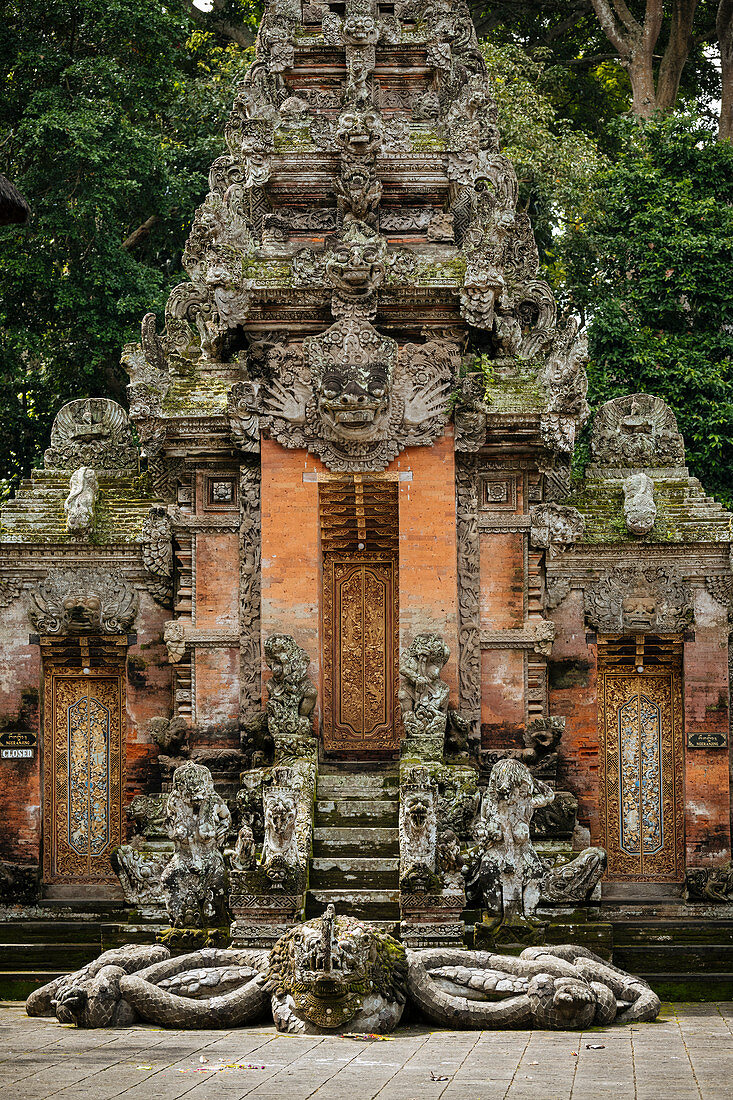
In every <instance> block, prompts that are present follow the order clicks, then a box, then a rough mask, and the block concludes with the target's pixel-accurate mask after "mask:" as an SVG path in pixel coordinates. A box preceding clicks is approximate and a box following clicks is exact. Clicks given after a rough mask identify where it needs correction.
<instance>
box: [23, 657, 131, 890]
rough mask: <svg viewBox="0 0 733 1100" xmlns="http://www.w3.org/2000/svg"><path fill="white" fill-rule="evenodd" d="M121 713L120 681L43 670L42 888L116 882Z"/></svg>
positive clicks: (122, 703)
mask: <svg viewBox="0 0 733 1100" xmlns="http://www.w3.org/2000/svg"><path fill="white" fill-rule="evenodd" d="M65 672H66V674H64V673H65ZM123 715H124V691H123V684H122V679H121V677H119V676H94V675H92V676H84V675H80V674H79V671H78V670H76V669H75V670H71V669H69V670H60V669H57V668H52V669H49V670H48V671H47V673H46V678H45V720H44V759H43V768H44V800H43V801H44V822H43V830H44V839H43V845H44V853H43V854H44V859H43V865H44V881H45V882H48V883H70V884H71V883H103V882H116V881H117V879H116V877H115V874H114V872H113V870H112V866H111V864H110V858H109V857H110V852H111V851H112V849H113V848H114V847H116V846H117V845H118V844H120V843H122V835H123V834H122V785H123V778H124V777H123V770H124V769H123V751H124V749H123V737H122V731H123V728H124V722H123Z"/></svg>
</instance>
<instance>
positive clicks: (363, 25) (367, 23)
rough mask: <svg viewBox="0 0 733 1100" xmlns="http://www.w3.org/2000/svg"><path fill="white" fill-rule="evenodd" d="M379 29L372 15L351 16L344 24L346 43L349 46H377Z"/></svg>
mask: <svg viewBox="0 0 733 1100" xmlns="http://www.w3.org/2000/svg"><path fill="white" fill-rule="evenodd" d="M378 40H379V27H378V26H377V23H376V21H375V19H374V18H373V16H371V15H350V16H349V17H348V18H347V20H346V22H345V23H344V42H345V43H346V44H347V45H349V46H375V45H376V44H377V42H378Z"/></svg>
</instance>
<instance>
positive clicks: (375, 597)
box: [323, 554, 399, 753]
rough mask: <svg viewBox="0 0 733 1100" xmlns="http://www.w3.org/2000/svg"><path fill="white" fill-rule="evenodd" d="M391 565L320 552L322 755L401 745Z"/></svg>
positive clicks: (391, 561)
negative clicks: (322, 683) (396, 717)
mask: <svg viewBox="0 0 733 1100" xmlns="http://www.w3.org/2000/svg"><path fill="white" fill-rule="evenodd" d="M395 572H396V562H395V560H394V557H393V556H392V555H385V556H384V557H383V558H376V557H374V556H373V555H370V556H369V559H368V560H366V559H361V558H359V557H358V555H356V554H354V555H344V556H338V555H331V554H328V555H325V558H324V565H323V582H324V587H323V642H324V647H323V648H324V730H323V741H324V747H325V748H326V750H330V751H341V752H343V751H347V752H367V753H368V752H375V751H376V752H384V751H386V750H393V749H396V748H397V747H398V744H399V736H398V733H397V731H396V729H395V713H396V701H397V685H396V676H395V669H396V664H397V608H396V599H397V596H396V591H397V590H396V583H395V580H396V578H395Z"/></svg>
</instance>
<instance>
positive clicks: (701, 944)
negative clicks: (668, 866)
mask: <svg viewBox="0 0 733 1100" xmlns="http://www.w3.org/2000/svg"><path fill="white" fill-rule="evenodd" d="M680 908H681V907H680ZM612 925H613V961H614V963H615V964H616V966H620V967H622V968H623V969H624V970H628V971H630V973H632V974H638V975H639V976H640V977H642V978H645V979H646V980H647V981H648V982H649V984H650V986H651V987H652V989H654V990H655V992H656V993H657V994H658V995H659V996H660V997H661V998H662V1000H669V1001H716V1000H723V1001H729V1000H731V999H733V920H730V919H728V920H694V919H690V917H689V916H688V917H687V919H685V918H684V917H680V916H679V915H677V914H674V915H670V917H668V918H667V919H664V918H662V919H659V918H658V919H656V920H639V919H636V920H634V919H627V920H613V922H612Z"/></svg>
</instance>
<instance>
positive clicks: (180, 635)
mask: <svg viewBox="0 0 733 1100" xmlns="http://www.w3.org/2000/svg"><path fill="white" fill-rule="evenodd" d="M226 140H227V153H226V155H224V156H222V157H220V158H219V159H218V160H217V161H216V162H215V163H214V165H213V166H212V169H211V174H210V187H211V190H210V192H209V195H208V196H207V198H206V201H205V202H204V204H203V206H202V207H201V208H200V209H199V210H198V212H197V214H196V219H195V222H194V226H193V230H192V232H191V236H190V239H189V242H188V246H187V248H186V252H185V256H184V264H185V267H186V270H187V272H188V274H189V277H190V281H189V282H186V283H183V284H181V285H180V286H178V287H177V288H176V289H175V290H174V291H173V293H172V294H171V296H170V299H169V302H168V306H167V310H166V321H165V328H164V330H163V331H162V332H161V333H160V334H156V332H155V328H154V323H153V318H152V317H148V318H146V320H145V322H144V324H143V340H142V347H139V348H129V349H127V357H126V362H127V366H128V369H129V372H130V378H131V384H130V415H131V419H132V420H133V422H134V423H135V424H136V426H137V428H138V431H139V434H140V438H141V440H142V443H143V447H144V450H145V452H146V453H147V455H148V461H149V469H150V471H151V472H152V475H153V478H154V481H155V484H156V487H157V488H158V490H159V491H160V493H161V494H162V495H163V496H164V498H165V499H166V500H167V501H168V502H169V504H170V507H169V508H168V512H169V514H170V515H171V517H172V522H173V529H174V535H175V539H176V546H177V552H176V557H177V563H178V569H177V573H176V594H175V619H174V621H173V622H172V623H171V624H170V625H169V627H168V632H167V638H168V639H169V643H170V644H169V650H170V653H171V660H173V661H174V662H175V680H176V686H175V700H176V710H177V714H179V715H181V716H184V717H186V718H187V719H188V718H190V720H191V721H192V723H193V724H194V726H195V728H196V729H197V731H198V737H199V739H202V738H203V739H205V738H206V736H207V732H206V731H207V730H210V731H212V736H213V731H214V730H215V731H216V738H215V739H216V740H217V741H218V743H221V736H222V732H223V731H225V730H230V731H231V741H230V743H231V746H232V747H234V746H236V745H237V744H238V734H237V730H238V728H239V727H240V726H241V727H243V728H244V727H246V726H247V725H248V723H249V722H250V720H251V718H252V716H253V715H255V714H257V713H259V710H260V702H261V686H260V664H261V652H262V639H264V638H265V637H266V636H268V635H270V634H272V633H277V632H281V633H286V634H290V635H292V636H294V637H295V639H296V640H297V642H298V643H299V644H300V645H302V646H303V647H304V648H305V650H306V652H307V653H308V656H309V658H310V662H311V678H312V679H313V681H314V683H315V684H316V685H317V686H318V688H319V705H318V708H317V725H318V730H319V736H320V739H321V742H322V746H323V750H324V751H325V752H326V753H346V754H352V755H357V756H369V755H374V754H377V755H378V754H384V753H385V752H386V753H389V752H394V751H396V750H397V748H398V745H399V741H400V738H401V728H400V727H401V723H400V718H399V715H398V710H397V706H396V698H397V683H398V675H397V654H398V652H399V651H400V650H401V649H404V648H406V646H407V645H408V644H409V642H410V641H411V640H412V638H413V637H414V636H415V635H416V634H419V633H420V632H424V631H433V632H437V633H439V634H442V635H443V637H444V639H445V641H446V643H447V645H448V647H449V649H450V658H449V660H448V663H447V665H446V669H445V673H444V675H445V678H446V681H447V682H448V684H449V686H450V689H451V705H453V706H455V707H456V708H458V709H459V710H460V712H461V714H462V715H463V717H464V718H465V720H466V722H467V723H468V733H469V740H470V741H472V742H473V747H474V748H477V747H478V743H479V740H480V737H481V728H482V727H483V729H484V740H485V741H487V743H489V744H491V742H492V738H493V737H494V733H495V731H497V730H498V731H500V730H503V729H504V728H506V727H507V726H511V727H515V726H516V727H520V726H521V727H523V726H524V725H525V724H526V721H527V720H531V719H533V718H537V717H542V716H545V715H546V713H547V688H546V681H547V674H546V663H547V661H546V659H547V654H548V652H549V647H550V645H551V642H552V626H551V624H549V623H548V622H546V621H545V620H544V618H543V616H542V610H541V586H542V581H541V574H540V559H541V555H542V546H532V545H530V542H529V532H530V523H531V519H530V507H531V506H532V505H538V504H540V503H541V502H542V501H543V500H549V499H553V500H554V499H556V498H557V497H558V496H562V494H563V492H565V491H566V489H565V485H566V481H567V477H568V470H569V456H570V453H571V451H572V448H573V442H574V439H575V434H576V431H577V429H578V426H579V425H580V424H582V422H583V420H584V418H585V417H586V415H587V411H588V410H587V405H586V403H585V377H584V372H583V346H582V342H580V341H578V340H577V338H576V330H575V327H574V326H573V325H572V323H569V324H561V325H558V322H557V316H556V307H555V302H554V300H553V296H552V294H551V292H550V289H549V287H548V286H547V284H546V283H545V282H543V281H542V279H540V278H539V277H538V257H537V250H536V247H535V243H534V238H533V235H532V229H531V226H530V223H529V219H528V217H527V215H526V214H522V213H517V210H516V204H517V180H516V176H515V173H514V170H513V168H512V166H511V164H510V163H509V162H508V161H507V159H506V158H505V157H504V156H502V155H501V153H499V151H498V150H499V145H498V133H497V127H496V109H495V106H494V104H493V102H492V99H491V95H490V91H489V87H488V82H487V78H486V75H485V72H484V63H483V60H482V57H481V54H480V52H479V50H478V44H477V41H476V36H475V32H474V29H473V25H472V22H471V20H470V17H469V15H468V11H467V8H466V6H465V4H463V3H462V2H459V3H444V2H438V3H434V2H427V0H426V2H408V3H397V4H395V3H385V4H382V3H377V2H376V0H349V2H348V3H347V4H346V5H344V4H343V3H332V4H326V3H324V4H318V3H315V4H305V3H304V4H302V5H301V3H300V2H299V0H273V2H271V3H269V4H268V5H267V9H266V13H265V17H264V20H263V23H262V26H261V29H260V33H259V37H258V42H257V54H256V59H255V62H254V64H253V65H252V68H251V69H250V71H249V72H248V74H247V76H246V78H245V80H244V82H243V84H242V86H241V88H240V90H239V93H238V95H237V97H236V100H235V104H234V109H233V111H232V114H231V116H230V118H229V121H228V123H227V126H226ZM487 383H488V384H489V389H488V395H487V390H486V387H487ZM556 514H557V515H559V516H560V525H561V528H562V530H561V537H563V538H567V540H571V539H572V538H573V537H574V535H575V534H576V533H577V531H578V530H579V526H578V524H579V516H578V515H577V513H574V512H573V513H572V514H571V513H570V512H568V510H567V509H565V510H563V509H562V508H560V509H558V508H557V506H554V505H553V506H552V507H550V509H549V512H548V511H547V510H546V515H547V516H550V515H551V516H552V517H553V519H555V520H556V519H557V515H556ZM553 530H554V529H553ZM548 537H552V538H553V539H554V538H555V535H554V534H553V535H552V536H548ZM260 569H261V577H260ZM482 570H483V574H482ZM525 575H526V579H527V582H526V584H525ZM482 577H483V579H482ZM481 587H483V593H482V592H481V591H480V588H481ZM482 684H483V687H482Z"/></svg>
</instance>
